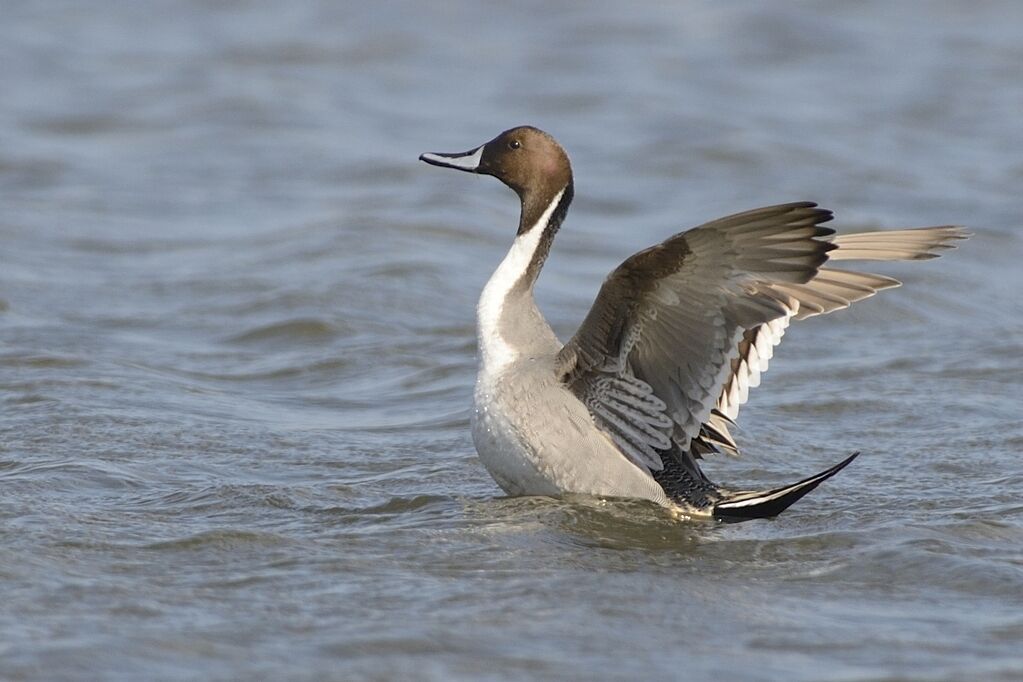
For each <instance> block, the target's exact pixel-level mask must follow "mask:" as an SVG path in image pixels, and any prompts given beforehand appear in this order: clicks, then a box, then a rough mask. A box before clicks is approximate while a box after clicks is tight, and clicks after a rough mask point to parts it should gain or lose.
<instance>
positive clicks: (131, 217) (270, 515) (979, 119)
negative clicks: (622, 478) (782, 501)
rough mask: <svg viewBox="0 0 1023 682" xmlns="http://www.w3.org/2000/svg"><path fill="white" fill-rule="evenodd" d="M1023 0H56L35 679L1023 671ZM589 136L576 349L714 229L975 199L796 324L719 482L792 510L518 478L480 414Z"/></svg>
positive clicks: (15, 337)
mask: <svg viewBox="0 0 1023 682" xmlns="http://www.w3.org/2000/svg"><path fill="white" fill-rule="evenodd" d="M1021 46H1023V12H1021V10H1020V6H1019V5H1017V4H1016V3H1012V2H1008V1H1005V2H997V1H992V2H984V3H956V2H941V3H932V4H928V5H926V6H925V7H924V8H920V7H919V6H915V5H914V6H913V7H910V6H909V5H902V4H899V5H893V4H891V3H881V2H864V3H844V2H837V1H822V2H810V3H801V4H799V5H798V6H796V5H793V6H791V8H789V7H788V6H785V7H782V6H774V7H771V8H762V7H760V6H759V5H753V4H738V5H735V4H730V5H721V4H720V3H712V2H694V3H685V4H678V3H640V4H638V5H637V4H628V6H625V5H623V6H621V7H619V6H617V5H616V4H613V3H583V2H570V1H566V2H544V3H540V2H535V3H517V4H514V6H506V5H498V4H496V3H492V4H481V3H471V2H466V3H461V2H443V3H412V2H408V3H375V4H368V5H366V6H364V7H360V6H358V5H357V4H356V3H331V2H325V1H324V2H311V1H310V2H297V3H288V4H286V5H285V4H281V3H271V2H255V3H234V2H221V3H204V2H198V1H196V2H185V3H171V2H159V1H156V0H152V1H146V2H111V3H102V4H96V3H89V4H82V3H78V2H72V1H70V0H68V1H66V2H59V1H53V2H42V3H13V4H11V6H9V7H5V9H4V21H2V22H0V63H2V64H4V68H3V69H2V70H0V91H2V92H3V97H2V100H0V547H2V551H0V592H2V594H3V599H2V600H0V602H2V605H0V677H2V678H4V679H11V680H20V679H40V680H41V679H46V680H57V679H118V680H135V679H153V680H156V679H160V680H175V679H181V680H184V679H247V678H250V679H275V678H285V679H309V680H312V679H345V680H348V679H380V680H384V679H409V678H417V679H437V680H441V679H451V678H461V679H494V680H497V679H536V678H545V677H546V678H560V679H580V680H583V679H586V680H589V679H621V680H626V679H637V678H661V679H702V678H715V679H736V680H740V679H741V680H778V679H788V680H868V679H870V680H962V679H987V680H996V679H1005V680H1009V679H1023V655H1021V654H1020V651H1021V647H1020V645H1021V641H1023V549H1021V548H1023V466H1021V464H1020V458H1019V456H1020V452H1021V450H1023V426H1021V423H1023V421H1021V416H1023V415H1021V409H1020V407H1021V403H1023V390H1021V388H1020V383H1021V379H1023V343H1021V341H1020V339H1021V332H1023V302H1021V301H1023V299H1021V297H1020V294H1019V292H1020V290H1021V288H1023V275H1021V270H1020V266H1019V263H1020V261H1021V259H1023V242H1021V237H1020V232H1019V228H1020V221H1021V219H1023V218H1021V216H1023V210H1021V209H1023V204H1021V201H1020V188H1021V187H1023V156H1021V154H1020V149H1021V148H1023V147H1021V143H1023V117H1021V116H1020V112H1021V111H1023V47H1021ZM521 123H532V124H534V125H537V126H540V127H542V128H545V129H547V130H550V131H551V132H552V133H554V134H555V135H556V136H557V137H558V138H559V139H560V140H561V141H562V142H563V143H564V144H565V146H566V147H567V148H568V150H569V152H570V154H571V155H572V158H573V162H574V164H575V168H576V188H577V201H576V203H575V205H574V207H573V210H572V212H571V214H570V215H569V218H568V221H567V222H566V225H565V228H564V230H563V231H562V234H561V235H560V236H559V239H558V243H557V245H556V247H555V250H554V253H553V255H552V257H551V259H550V261H549V264H548V268H547V270H546V271H545V273H544V275H543V276H542V277H541V280H540V283H539V292H538V293H539V298H540V301H541V305H542V306H543V308H544V310H545V311H546V313H547V314H548V316H549V317H550V319H551V320H552V322H553V324H554V325H555V327H556V329H557V330H558V331H559V333H561V334H562V335H563V337H567V336H568V335H569V334H571V332H572V330H573V329H574V328H575V325H576V324H578V322H579V321H580V320H581V319H582V317H583V315H584V314H585V312H586V310H587V308H588V306H589V304H590V302H591V301H592V298H593V296H594V294H595V292H596V289H597V287H598V286H599V283H600V281H601V279H602V278H603V277H604V275H605V274H606V273H607V272H608V271H609V270H610V269H611V268H612V267H613V266H614V265H615V264H617V263H618V262H619V261H620V260H622V259H623V258H624V257H626V256H627V255H629V254H631V253H632V252H634V251H636V250H638V249H640V248H642V247H645V246H647V245H649V244H652V243H654V242H656V241H658V240H660V239H662V238H664V237H665V236H667V235H669V234H671V233H673V232H676V231H678V230H680V229H683V228H685V227H689V226H692V225H695V224H698V223H699V222H702V221H704V220H707V219H711V218H714V217H718V216H720V215H723V214H726V213H731V212H735V211H738V210H743V209H747V208H752V207H756V206H759V205H764V204H769V203H779V202H784V201H794V200H802V199H812V200H815V201H818V202H820V203H822V204H823V205H826V206H827V207H829V208H832V209H834V210H836V211H837V213H838V216H839V220H838V221H837V225H838V226H839V227H840V228H843V229H872V228H894V227H904V226H915V225H930V224H946V223H962V224H966V225H968V226H969V227H970V228H971V229H972V230H973V231H974V232H975V237H974V238H973V239H972V240H971V241H970V242H968V243H966V244H965V245H964V247H963V248H961V249H960V250H958V251H956V252H955V253H952V254H950V255H949V256H948V257H947V258H943V259H941V260H939V261H932V262H925V263H910V264H890V265H888V266H885V265H882V267H880V268H879V270H880V271H883V272H884V273H886V274H890V275H892V276H896V277H899V278H901V279H903V280H904V281H905V282H906V286H905V287H904V288H902V289H898V290H894V291H888V292H885V293H884V295H882V296H879V297H878V298H876V299H873V300H871V301H868V302H864V303H861V304H858V305H857V306H856V307H855V308H854V309H852V310H849V311H845V312H843V313H840V314H836V315H833V316H829V317H827V318H823V319H815V320H811V321H808V322H806V323H800V324H798V325H795V326H794V327H793V328H792V329H791V330H790V332H789V334H788V335H787V336H786V338H785V343H784V344H783V346H782V347H781V349H780V350H779V352H778V354H777V356H776V361H775V362H774V363H773V364H772V367H771V371H770V373H769V374H768V375H767V377H766V378H765V382H764V385H763V387H762V388H760V389H758V390H757V391H756V392H755V393H754V395H753V398H752V400H751V402H750V404H749V405H748V406H747V407H746V408H745V409H744V411H743V414H742V420H741V425H742V426H743V428H742V430H741V431H740V432H739V434H738V436H739V438H740V443H741V444H743V445H744V446H745V449H746V451H747V455H746V456H745V457H744V458H743V459H741V460H724V459H717V460H714V461H711V462H709V463H708V465H707V469H708V471H710V472H711V474H712V475H713V476H714V477H716V478H717V479H719V480H722V481H725V482H733V483H742V484H748V485H765V486H767V485H773V484H777V483H781V482H787V481H791V480H794V479H796V478H798V477H801V476H803V475H806V474H808V473H810V472H813V471H817V470H819V469H821V468H823V467H824V466H826V465H828V464H831V463H833V462H835V461H837V460H839V459H840V458H842V457H843V456H845V455H846V454H848V453H849V452H851V451H853V450H860V451H862V452H863V453H864V454H863V455H862V456H861V457H860V459H859V460H857V462H856V463H855V465H854V466H852V467H850V468H849V469H847V470H845V471H843V472H842V474H841V475H840V476H839V477H837V478H836V479H834V480H833V481H831V482H829V483H827V484H826V485H825V486H823V487H822V488H821V489H820V490H818V491H817V492H816V493H815V494H814V495H812V496H811V497H808V498H806V499H805V500H804V501H803V502H801V503H800V504H799V505H797V506H796V507H794V508H793V509H792V510H790V511H789V512H788V513H786V514H785V515H783V516H782V517H780V518H778V519H775V520H771V521H762V522H755V523H748V524H742V525H729V526H719V525H713V524H706V523H703V524H685V523H682V522H679V521H676V520H673V519H671V518H669V517H667V516H666V515H665V514H664V513H663V512H662V511H661V510H659V509H657V508H656V507H651V506H649V505H645V504H636V503H614V504H610V503H602V502H598V501H589V502H587V501H578V500H577V501H571V502H568V501H556V500H546V499H528V498H526V499H507V498H503V497H501V496H500V493H499V490H498V489H497V487H496V486H495V485H494V483H493V482H492V481H491V480H490V478H489V477H488V475H487V474H486V472H485V471H484V470H483V469H482V467H481V465H480V463H479V461H478V460H477V458H476V455H475V452H474V450H473V447H472V444H471V441H470V438H469V432H468V420H469V405H470V401H471V387H472V382H473V377H474V372H475V360H474V354H475V339H474V335H473V323H474V320H473V310H474V305H475V300H476V297H477V295H478V292H479V290H480V288H481V287H482V285H483V283H484V282H485V281H486V278H487V277H488V275H489V273H490V271H491V270H492V269H493V268H494V267H495V266H496V264H497V263H498V262H499V260H500V258H501V257H502V256H503V253H504V251H505V249H506V248H507V247H508V245H509V244H510V241H511V239H512V235H513V232H514V229H515V220H516V210H517V207H516V205H515V202H514V198H513V195H512V194H511V193H510V192H508V191H507V190H506V189H504V188H503V187H501V186H500V185H499V183H496V182H494V181H493V180H492V179H488V178H474V177H471V176H468V175H465V174H458V173H447V172H443V171H441V170H438V169H434V168H429V167H427V166H425V165H424V164H421V163H418V162H417V161H416V157H417V156H418V154H419V153H421V152H423V151H455V150H459V149H468V148H470V147H472V146H474V145H477V144H479V143H481V142H483V141H485V140H487V139H490V138H491V137H492V136H493V135H494V134H496V133H497V132H499V131H500V130H502V129H504V128H507V127H510V126H512V125H516V124H521Z"/></svg>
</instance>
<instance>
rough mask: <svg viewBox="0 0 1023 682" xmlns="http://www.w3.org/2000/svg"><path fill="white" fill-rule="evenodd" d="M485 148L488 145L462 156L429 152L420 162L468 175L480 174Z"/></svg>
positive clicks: (463, 153) (422, 156) (464, 153)
mask: <svg viewBox="0 0 1023 682" xmlns="http://www.w3.org/2000/svg"><path fill="white" fill-rule="evenodd" d="M485 146H486V145H480V146H479V147H476V149H471V150H469V151H467V152H461V153H460V154H442V153H440V152H436V153H435V152H427V153H426V154H423V155H421V156H420V157H419V160H420V161H425V162H426V163H428V164H430V165H431V166H440V167H441V168H454V169H456V170H460V171H466V172H468V173H478V172H479V169H480V159H482V158H483V147H485Z"/></svg>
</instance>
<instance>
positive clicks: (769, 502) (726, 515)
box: [714, 452, 860, 521]
mask: <svg viewBox="0 0 1023 682" xmlns="http://www.w3.org/2000/svg"><path fill="white" fill-rule="evenodd" d="M859 454H860V453H859V452H854V453H852V454H851V455H849V456H848V457H846V458H845V459H844V460H842V461H841V462H839V463H838V464H836V465H835V466H833V467H831V468H830V469H825V470H824V471H822V472H820V473H819V474H814V475H813V476H810V477H809V478H804V479H803V480H802V481H799V482H798V483H793V484H792V485H787V486H783V487H781V488H775V489H773V490H763V491H759V492H743V493H736V494H735V495H734V496H732V497H730V498H726V499H724V500H722V501H721V502H718V503H717V504H716V505H714V518H716V519H719V520H721V521H747V520H749V519H762V518H767V517H770V516H777V515H778V514H781V513H782V512H783V511H785V510H786V509H788V508H789V507H790V506H792V504H793V503H795V502H796V501H798V500H799V499H800V498H801V497H803V495H806V494H807V493H808V492H810V491H811V490H813V489H814V488H816V487H817V486H819V485H820V484H821V483H823V482H824V481H826V480H828V479H829V478H831V477H832V476H834V475H835V474H837V473H838V472H839V471H841V470H842V469H844V468H845V467H846V466H848V465H849V463H850V462H852V461H853V460H854V459H856V456H857V455H859Z"/></svg>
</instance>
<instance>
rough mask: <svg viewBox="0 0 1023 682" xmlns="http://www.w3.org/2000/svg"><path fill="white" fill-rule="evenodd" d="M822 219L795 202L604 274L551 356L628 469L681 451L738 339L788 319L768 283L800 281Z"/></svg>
mask: <svg viewBox="0 0 1023 682" xmlns="http://www.w3.org/2000/svg"><path fill="white" fill-rule="evenodd" d="M831 217H832V216H831V212H830V211H827V210H825V209H821V208H817V205H816V204H813V203H810V202H800V203H793V204H784V205H780V206H770V207H767V208H761V209H756V210H753V211H747V212H745V213H739V214H736V215H733V216H729V217H727V218H722V219H720V220H715V221H713V222H710V223H707V224H705V225H702V226H700V227H697V228H694V229H692V230H689V231H687V232H684V233H682V234H678V235H675V236H674V237H671V238H670V239H668V240H666V241H664V242H663V243H661V244H659V245H657V246H654V247H652V248H649V249H646V250H645V251H641V252H639V253H637V254H636V255H634V256H632V257H631V258H629V259H628V260H626V261H625V262H624V263H622V264H621V265H620V266H619V267H618V268H617V269H615V270H614V272H612V273H611V275H610V276H608V278H607V280H606V281H605V282H604V285H603V286H602V287H601V290H600V293H599V294H598V296H597V299H596V301H595V302H594V304H593V307H592V308H591V310H590V312H589V314H588V315H587V317H586V319H585V321H584V322H583V324H582V326H581V327H580V328H579V331H578V332H577V333H576V335H575V336H574V337H573V338H572V339H571V340H570V341H569V342H568V343H567V344H566V345H565V347H564V348H563V349H562V351H561V353H560V355H559V358H558V360H559V365H558V368H559V371H560V376H561V377H562V380H563V381H564V382H565V384H566V385H567V386H568V387H569V388H570V389H571V390H572V391H573V393H575V395H576V396H577V397H579V399H580V400H581V401H583V403H584V404H586V405H587V407H588V408H589V410H590V412H591V414H592V415H593V417H594V420H595V422H596V423H597V425H598V426H599V427H601V428H602V429H603V430H604V431H605V433H607V434H608V436H609V437H610V438H611V439H612V440H614V442H615V443H616V444H617V445H618V446H619V448H620V449H621V450H622V452H624V453H625V454H626V456H628V457H629V458H630V459H631V460H632V461H634V462H635V463H636V464H638V465H640V466H642V467H645V468H647V469H649V470H652V471H659V470H661V469H662V467H663V464H662V462H661V459H660V455H659V454H658V452H657V450H663V449H664V446H665V445H670V444H671V443H674V444H675V445H677V446H678V448H679V449H680V450H681V451H682V452H686V451H688V450H689V447H690V444H691V442H692V441H693V439H696V438H698V437H699V435H700V433H701V431H702V430H703V428H704V425H705V424H706V423H707V422H708V420H709V418H710V417H711V414H712V410H714V409H715V407H716V406H717V403H718V401H719V398H720V396H721V394H722V391H723V389H724V386H725V383H726V382H727V381H728V379H729V378H730V377H731V376H732V375H733V374H734V369H733V366H732V363H733V360H735V359H736V358H738V357H739V344H740V341H741V340H742V339H743V336H744V335H745V334H746V333H747V331H749V330H752V329H756V328H758V327H760V326H761V325H764V324H765V323H769V322H771V321H773V320H777V319H784V318H787V317H789V316H790V315H791V314H792V310H793V309H794V307H795V306H797V305H798V304H797V303H795V302H794V301H793V298H792V296H791V295H790V294H788V293H786V292H784V291H782V290H780V289H777V288H775V286H776V285H789V286H798V285H804V284H806V283H807V282H810V281H811V280H812V279H814V277H815V276H816V275H817V274H818V271H819V268H820V266H821V265H822V264H823V263H824V262H825V261H826V260H827V259H828V252H829V251H831V250H833V249H835V248H837V247H836V246H835V245H834V244H832V243H830V242H828V241H826V240H824V239H822V237H826V236H828V235H831V234H833V231H832V230H830V229H829V228H826V227H822V226H821V223H824V222H826V221H828V220H830V219H831Z"/></svg>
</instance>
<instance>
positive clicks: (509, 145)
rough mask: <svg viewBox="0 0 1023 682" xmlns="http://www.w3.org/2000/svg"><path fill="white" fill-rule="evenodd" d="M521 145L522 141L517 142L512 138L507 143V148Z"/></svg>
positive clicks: (515, 147)
mask: <svg viewBox="0 0 1023 682" xmlns="http://www.w3.org/2000/svg"><path fill="white" fill-rule="evenodd" d="M521 146H522V143H521V142H519V141H518V140H512V141H511V142H509V143H508V149H518V148H519V147H521Z"/></svg>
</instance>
